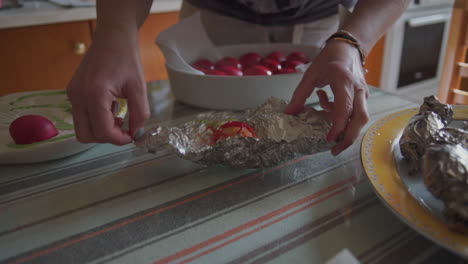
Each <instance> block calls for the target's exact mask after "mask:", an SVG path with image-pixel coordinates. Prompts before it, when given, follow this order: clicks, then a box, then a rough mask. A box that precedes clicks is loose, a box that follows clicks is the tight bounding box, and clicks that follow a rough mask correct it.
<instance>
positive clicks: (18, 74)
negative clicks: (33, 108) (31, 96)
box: [0, 12, 178, 96]
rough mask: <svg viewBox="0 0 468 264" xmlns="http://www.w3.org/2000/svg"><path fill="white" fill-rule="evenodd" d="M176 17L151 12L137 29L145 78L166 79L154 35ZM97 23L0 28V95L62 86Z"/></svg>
mask: <svg viewBox="0 0 468 264" xmlns="http://www.w3.org/2000/svg"><path fill="white" fill-rule="evenodd" d="M177 20H178V12H165V13H155V14H150V15H149V16H148V19H147V20H146V22H145V23H144V25H143V26H142V27H141V29H140V33H139V34H140V35H139V45H140V53H141V57H142V64H143V69H144V74H145V80H146V81H147V82H148V81H153V80H163V79H167V72H166V69H165V66H164V57H163V55H162V53H161V51H160V50H159V48H158V47H157V46H156V44H155V43H154V41H155V39H156V37H157V35H158V34H159V33H160V32H161V31H164V30H165V29H166V28H168V27H169V26H171V25H173V24H175V23H176V22H177ZM95 26H96V23H95V21H94V20H85V21H80V22H71V23H58V24H48V25H40V26H28V27H22V28H11V29H1V30H0V40H1V41H0V96H2V95H6V94H9V93H14V92H22V91H34V90H50V89H65V88H66V86H67V84H68V82H69V81H70V79H71V77H72V76H73V73H74V71H75V70H76V68H77V67H78V65H79V63H80V61H81V59H82V57H83V55H84V53H85V52H86V49H87V48H88V47H89V46H90V44H91V42H92V34H93V31H94V29H95Z"/></svg>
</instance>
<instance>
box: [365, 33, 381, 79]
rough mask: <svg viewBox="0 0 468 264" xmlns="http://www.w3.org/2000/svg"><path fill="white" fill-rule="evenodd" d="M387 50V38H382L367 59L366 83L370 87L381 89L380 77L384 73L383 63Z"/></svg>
mask: <svg viewBox="0 0 468 264" xmlns="http://www.w3.org/2000/svg"><path fill="white" fill-rule="evenodd" d="M384 49H385V37H382V38H381V39H380V40H379V41H378V42H377V43H376V44H375V45H374V48H372V50H371V52H370V53H369V55H368V56H367V59H366V69H367V70H368V71H369V72H368V73H367V74H366V81H367V83H368V84H369V85H372V86H375V87H380V75H381V73H382V62H383V55H384Z"/></svg>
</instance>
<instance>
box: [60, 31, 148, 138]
mask: <svg viewBox="0 0 468 264" xmlns="http://www.w3.org/2000/svg"><path fill="white" fill-rule="evenodd" d="M67 92H68V97H69V99H70V101H71V104H72V112H73V121H74V126H75V132H76V137H77V139H78V140H79V141H80V142H82V143H94V142H96V143H112V144H115V145H124V144H127V143H130V142H132V140H133V139H132V137H133V136H134V135H135V133H136V131H137V129H138V128H140V127H142V126H143V125H144V122H145V120H146V119H147V118H148V117H149V106H148V99H147V95H146V84H145V82H144V78H143V71H142V66H141V62H140V55H139V50H138V34H137V32H128V31H125V30H121V29H111V30H101V31H99V29H98V31H96V34H95V38H94V40H93V44H92V45H91V47H90V48H89V50H88V52H87V53H86V55H85V57H84V58H83V60H82V62H81V64H80V66H79V67H78V69H77V71H76V72H75V75H74V76H73V78H72V80H71V82H70V83H69V85H68V87H67ZM115 98H125V99H127V102H128V109H129V131H124V130H123V129H122V128H121V125H122V122H121V120H118V119H116V118H115V117H114V113H113V109H112V106H113V101H114V100H115Z"/></svg>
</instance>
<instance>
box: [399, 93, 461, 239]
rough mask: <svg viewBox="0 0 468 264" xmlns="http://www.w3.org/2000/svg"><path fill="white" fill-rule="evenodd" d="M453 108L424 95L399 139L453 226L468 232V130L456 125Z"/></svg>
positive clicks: (415, 174)
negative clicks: (416, 111) (453, 122)
mask: <svg viewBox="0 0 468 264" xmlns="http://www.w3.org/2000/svg"><path fill="white" fill-rule="evenodd" d="M452 119H453V109H452V107H451V106H450V105H448V104H442V103H440V102H439V100H438V99H437V98H436V97H434V96H430V97H426V98H424V104H423V105H422V106H421V107H420V109H419V112H418V114H416V115H415V116H413V118H411V119H410V121H409V122H408V124H407V126H406V128H405V129H404V131H403V134H402V136H401V138H400V141H399V146H400V151H401V154H402V155H403V157H404V158H405V160H406V162H407V164H408V167H409V173H410V175H412V176H413V177H422V179H423V181H424V184H425V186H426V187H427V189H428V190H429V191H430V192H431V193H432V195H433V196H434V197H435V198H437V199H440V200H441V201H442V202H443V203H444V206H445V208H444V210H443V217H444V220H445V222H446V223H447V225H448V227H449V228H450V229H452V230H455V231H458V232H461V233H465V234H466V233H468V130H467V126H466V124H465V125H462V126H461V127H460V128H456V127H452V126H451V123H452Z"/></svg>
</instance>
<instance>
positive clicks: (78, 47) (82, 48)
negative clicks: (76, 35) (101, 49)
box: [75, 42, 86, 55]
mask: <svg viewBox="0 0 468 264" xmlns="http://www.w3.org/2000/svg"><path fill="white" fill-rule="evenodd" d="M85 52H86V44H84V43H83V42H79V43H76V44H75V54H78V55H83V54H85Z"/></svg>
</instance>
